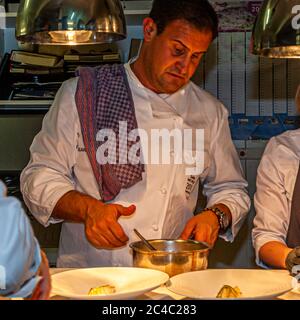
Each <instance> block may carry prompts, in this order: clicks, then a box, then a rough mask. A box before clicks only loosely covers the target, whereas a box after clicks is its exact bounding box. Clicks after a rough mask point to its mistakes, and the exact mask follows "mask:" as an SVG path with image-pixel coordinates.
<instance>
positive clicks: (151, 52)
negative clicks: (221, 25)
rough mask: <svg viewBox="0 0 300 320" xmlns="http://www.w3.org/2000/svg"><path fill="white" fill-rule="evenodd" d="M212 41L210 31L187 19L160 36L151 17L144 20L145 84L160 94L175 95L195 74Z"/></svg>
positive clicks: (169, 25)
mask: <svg viewBox="0 0 300 320" xmlns="http://www.w3.org/2000/svg"><path fill="white" fill-rule="evenodd" d="M211 42H212V32H211V31H210V30H207V29H206V30H199V29H197V28H196V27H195V26H193V25H192V24H190V23H188V22H187V21H185V20H174V21H172V22H170V23H169V24H168V25H167V26H166V28H165V29H164V31H163V32H162V33H161V34H159V35H157V27H156V24H155V23H154V21H153V20H152V19H151V18H147V19H145V20H144V46H145V54H144V61H143V63H144V66H145V67H144V68H145V76H146V78H147V79H146V80H145V81H146V85H147V84H148V85H147V87H149V88H150V89H152V90H153V91H155V92H157V93H174V92H176V91H177V90H178V89H180V88H181V87H182V86H184V85H185V84H186V83H187V82H188V81H189V80H190V78H191V77H192V76H193V74H194V72H195V71H196V69H197V67H198V65H199V62H200V60H201V57H202V56H203V54H204V53H205V52H206V51H207V49H208V47H209V45H210V43H211Z"/></svg>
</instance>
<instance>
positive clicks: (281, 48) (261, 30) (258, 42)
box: [250, 0, 300, 58]
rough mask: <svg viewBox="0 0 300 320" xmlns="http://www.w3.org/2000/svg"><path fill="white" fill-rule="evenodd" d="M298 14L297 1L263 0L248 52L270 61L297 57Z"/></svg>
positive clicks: (299, 45) (299, 38) (299, 42)
mask: <svg viewBox="0 0 300 320" xmlns="http://www.w3.org/2000/svg"><path fill="white" fill-rule="evenodd" d="M299 13H300V1H299V0H266V1H264V2H263V4H262V7H261V9H260V12H259V13H258V16H257V18H256V21H255V24H254V27H253V32H252V41H251V47H250V50H251V52H252V53H253V54H257V55H260V56H265V57H270V58H299V57H300V15H299Z"/></svg>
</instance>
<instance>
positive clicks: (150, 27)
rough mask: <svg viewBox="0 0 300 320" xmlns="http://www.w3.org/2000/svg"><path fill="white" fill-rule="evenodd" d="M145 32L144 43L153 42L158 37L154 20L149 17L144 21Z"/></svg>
mask: <svg viewBox="0 0 300 320" xmlns="http://www.w3.org/2000/svg"><path fill="white" fill-rule="evenodd" d="M143 31H144V41H145V42H149V41H151V40H152V39H153V38H154V37H155V36H156V33H157V26H156V23H155V22H154V21H153V19H152V18H150V17H147V18H145V19H144V21H143Z"/></svg>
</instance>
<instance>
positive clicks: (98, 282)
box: [52, 268, 169, 300]
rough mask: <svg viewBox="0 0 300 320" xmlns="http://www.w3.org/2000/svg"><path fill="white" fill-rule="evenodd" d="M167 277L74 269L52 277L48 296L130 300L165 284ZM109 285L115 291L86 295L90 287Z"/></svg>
mask: <svg viewBox="0 0 300 320" xmlns="http://www.w3.org/2000/svg"><path fill="white" fill-rule="evenodd" d="M168 279H169V276H168V275H167V274H166V273H164V272H161V271H158V270H152V269H144V268H88V269H76V270H70V271H65V272H61V273H57V274H54V275H53V276H52V294H53V295H60V296H63V297H67V298H72V299H84V300H114V299H116V300H119V299H131V298H134V297H137V296H138V295H140V294H143V293H145V292H148V291H151V290H153V289H155V288H157V287H159V286H160V285H162V284H164V283H165V282H167V281H168ZM106 284H109V285H112V286H114V287H115V288H116V292H115V293H113V294H108V295H99V296H89V295H88V292H89V290H90V289H91V288H94V287H98V286H102V285H106Z"/></svg>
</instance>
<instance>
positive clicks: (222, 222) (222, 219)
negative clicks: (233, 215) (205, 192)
mask: <svg viewBox="0 0 300 320" xmlns="http://www.w3.org/2000/svg"><path fill="white" fill-rule="evenodd" d="M203 211H212V212H213V213H214V214H215V215H216V216H217V218H218V221H219V226H220V230H221V231H222V232H225V231H226V230H227V229H228V227H229V218H228V216H227V214H226V213H225V212H223V211H222V210H220V209H218V208H216V207H215V208H205V209H204V210H202V212H203Z"/></svg>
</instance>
